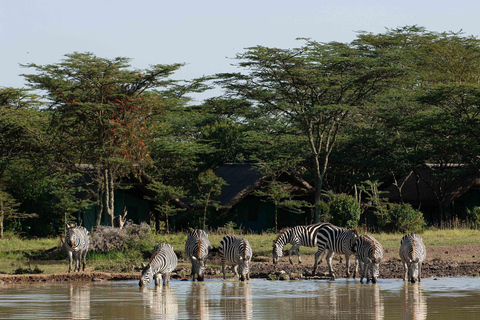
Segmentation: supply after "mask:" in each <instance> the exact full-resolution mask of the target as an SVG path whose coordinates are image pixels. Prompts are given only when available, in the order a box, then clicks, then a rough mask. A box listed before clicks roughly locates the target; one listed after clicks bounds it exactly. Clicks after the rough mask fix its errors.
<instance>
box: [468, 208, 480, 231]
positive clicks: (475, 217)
mask: <svg viewBox="0 0 480 320" xmlns="http://www.w3.org/2000/svg"><path fill="white" fill-rule="evenodd" d="M467 221H468V223H470V225H471V226H472V228H473V229H478V227H480V207H473V209H472V210H470V209H468V210H467Z"/></svg>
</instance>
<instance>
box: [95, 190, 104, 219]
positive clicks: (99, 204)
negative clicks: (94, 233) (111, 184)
mask: <svg viewBox="0 0 480 320" xmlns="http://www.w3.org/2000/svg"><path fill="white" fill-rule="evenodd" d="M101 188H102V190H101V191H99V193H97V207H96V208H95V226H97V227H98V226H99V225H100V223H101V222H102V214H103V197H104V195H105V190H104V189H103V187H101Z"/></svg>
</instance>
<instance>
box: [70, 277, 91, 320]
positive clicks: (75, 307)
mask: <svg viewBox="0 0 480 320" xmlns="http://www.w3.org/2000/svg"><path fill="white" fill-rule="evenodd" d="M90 289H91V286H89V285H86V284H78V283H72V284H70V292H69V294H70V313H71V314H70V318H71V319H75V320H79V319H90Z"/></svg>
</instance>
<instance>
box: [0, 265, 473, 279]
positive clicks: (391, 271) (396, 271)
mask: <svg viewBox="0 0 480 320" xmlns="http://www.w3.org/2000/svg"><path fill="white" fill-rule="evenodd" d="M311 267H312V266H311V265H310V264H301V265H299V264H290V263H288V262H286V263H285V262H281V263H279V264H278V265H277V266H273V265H272V264H271V263H267V262H254V263H253V264H252V268H251V273H250V278H251V279H267V280H332V278H331V277H329V276H328V275H327V274H326V273H327V271H328V268H327V266H326V264H325V263H323V264H322V265H320V267H319V271H318V272H317V274H316V275H314V276H313V275H311ZM333 268H334V270H335V273H336V275H337V278H345V263H339V262H337V261H336V262H334V263H333ZM188 269H189V268H188ZM188 269H187V268H185V267H179V268H177V269H176V270H175V271H174V272H173V273H172V275H171V278H172V279H176V280H182V281H191V277H190V276H188V275H187V276H185V274H188V273H189V272H188V273H187V272H186V271H187V270H188ZM351 271H353V267H352V266H351ZM229 272H231V270H229ZM230 277H231V275H230ZM230 277H229V278H230ZM402 277H403V266H402V264H401V262H400V261H399V260H398V261H396V260H393V259H392V260H388V261H386V262H384V263H382V264H381V265H380V277H379V278H380V279H402ZM443 277H480V262H478V261H463V262H457V261H434V260H429V261H425V262H424V263H423V266H422V278H443ZM221 278H222V273H221V271H220V270H218V269H213V268H208V267H207V270H206V272H205V279H221ZM138 279H140V272H132V273H110V272H97V271H93V272H76V273H74V272H72V273H55V274H1V275H0V285H2V284H15V283H40V282H68V281H120V280H138ZM357 279H358V275H357Z"/></svg>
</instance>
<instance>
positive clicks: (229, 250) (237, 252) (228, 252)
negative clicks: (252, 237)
mask: <svg viewBox="0 0 480 320" xmlns="http://www.w3.org/2000/svg"><path fill="white" fill-rule="evenodd" d="M218 251H219V252H220V256H221V257H222V272H223V279H225V264H226V263H227V262H228V263H230V264H234V268H233V270H234V272H235V276H237V277H239V278H240V280H241V281H244V280H245V279H246V280H249V279H250V261H251V259H252V247H251V246H250V243H249V242H248V240H247V239H244V238H240V237H237V236H233V235H227V236H225V237H223V239H222V241H220V246H219V247H218Z"/></svg>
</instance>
